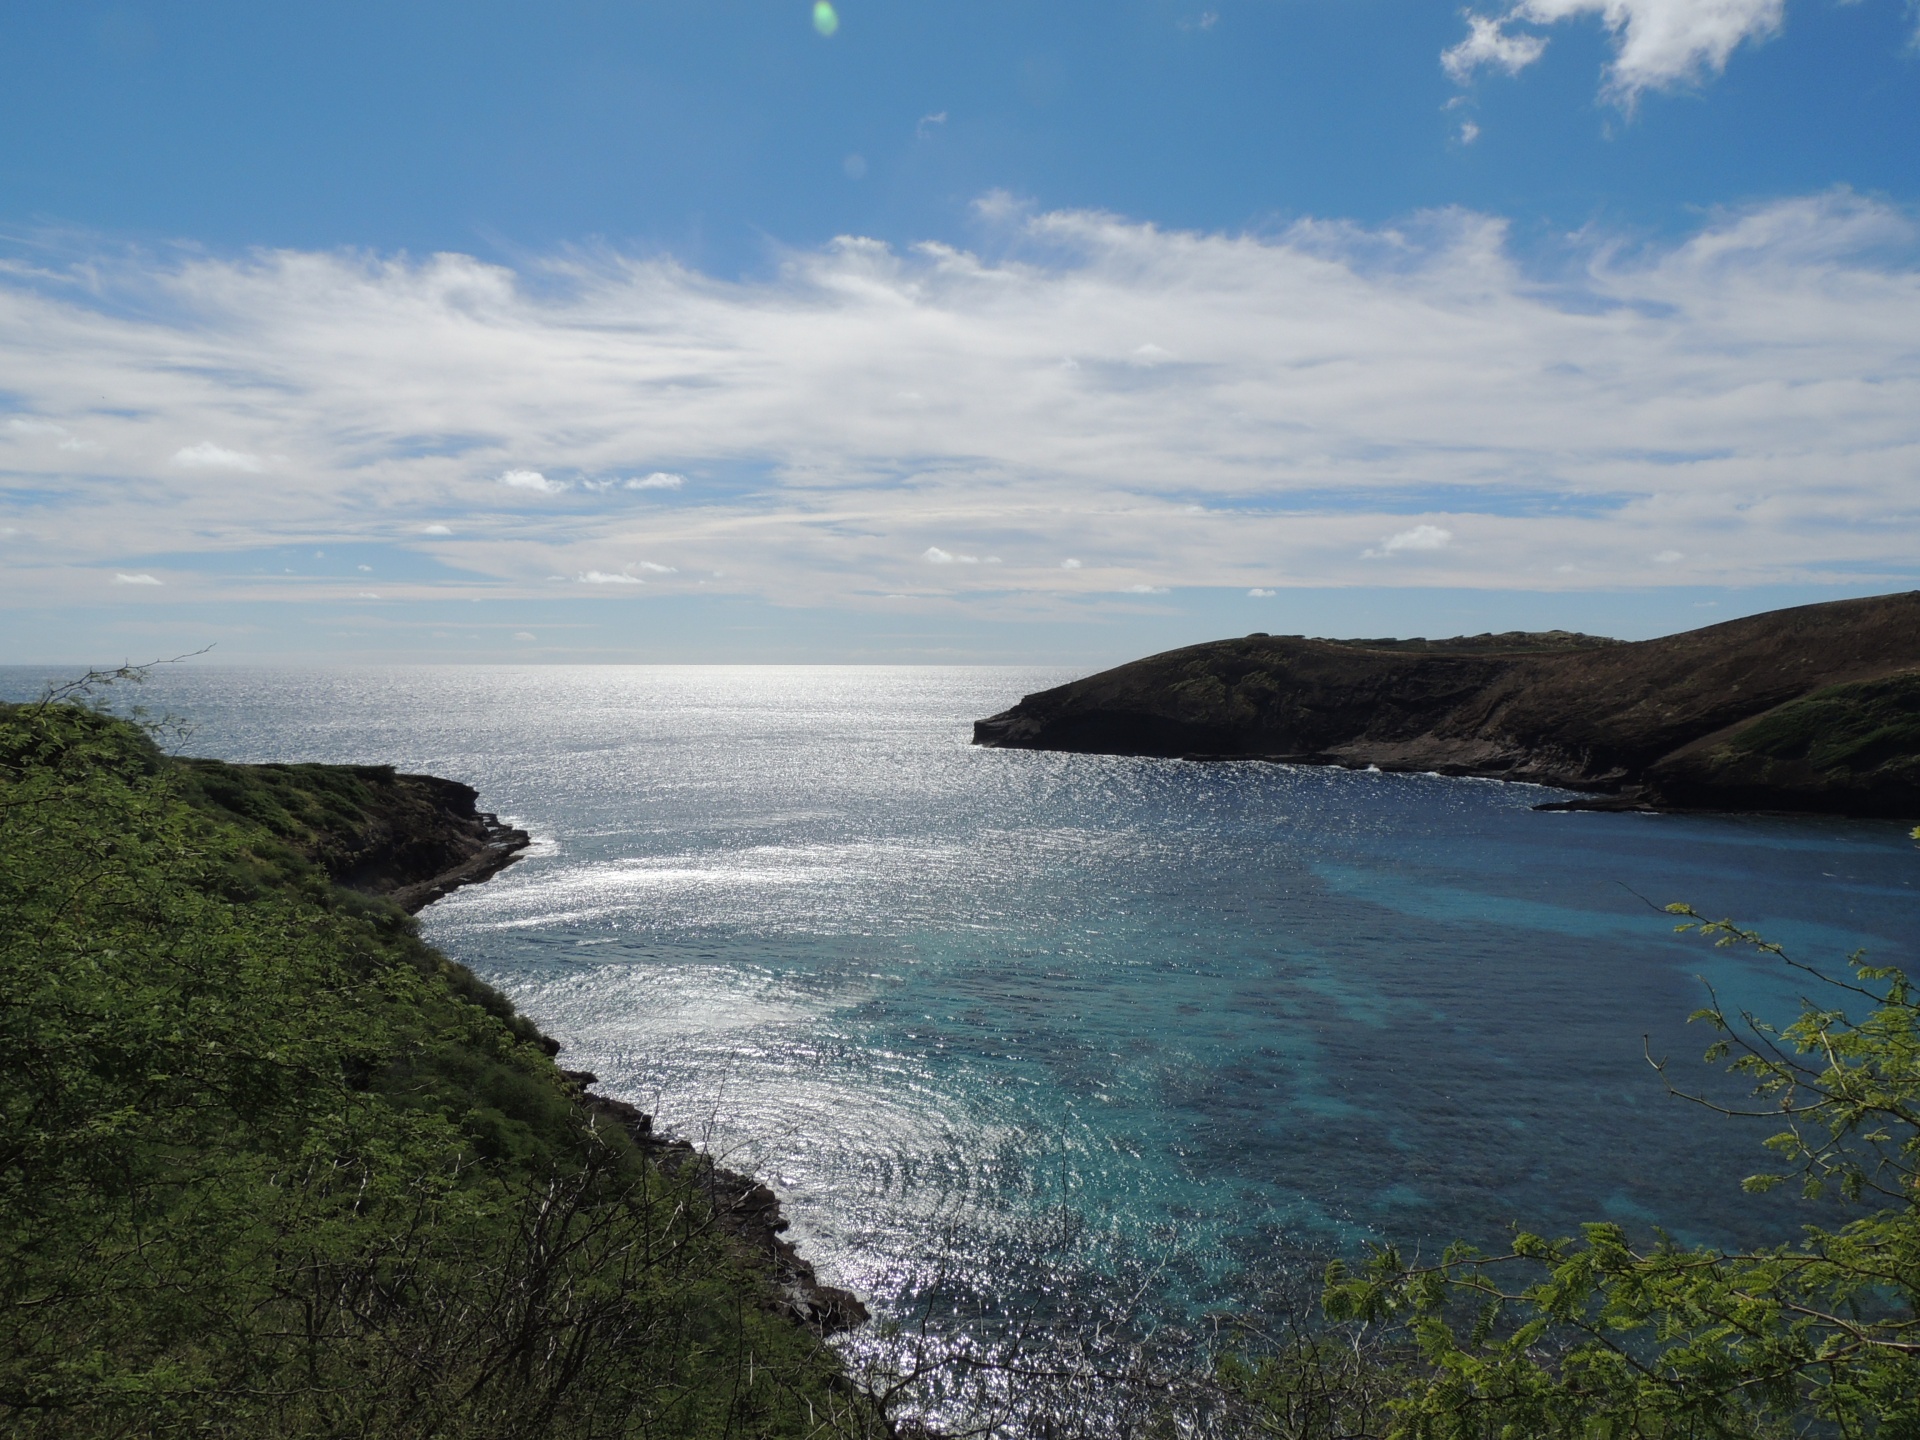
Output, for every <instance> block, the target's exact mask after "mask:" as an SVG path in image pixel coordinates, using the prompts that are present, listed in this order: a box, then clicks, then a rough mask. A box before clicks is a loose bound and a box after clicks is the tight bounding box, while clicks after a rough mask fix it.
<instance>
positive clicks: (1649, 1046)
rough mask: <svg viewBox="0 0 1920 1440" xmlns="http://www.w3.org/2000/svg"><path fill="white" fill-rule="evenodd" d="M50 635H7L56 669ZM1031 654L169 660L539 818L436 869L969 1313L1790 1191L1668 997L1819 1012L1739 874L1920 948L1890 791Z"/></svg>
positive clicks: (457, 933) (176, 680) (1193, 1296)
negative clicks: (713, 660) (1734, 923)
mask: <svg viewBox="0 0 1920 1440" xmlns="http://www.w3.org/2000/svg"><path fill="white" fill-rule="evenodd" d="M43 678H44V672H42V671H39V670H26V669H21V668H18V667H16V668H14V669H11V670H8V671H5V672H0V686H4V688H5V691H6V693H8V694H10V695H13V696H16V697H17V696H22V695H26V694H30V693H32V692H33V691H34V690H35V689H36V688H37V686H38V685H39V683H40V682H41V680H42V679H43ZM1066 678H1069V674H1068V673H1067V672H1064V671H1049V670H1037V669H1031V668H940V667H928V668H914V667H701V666H687V667H673V666H667V667H620V666H598V667H534V666H528V667H451V666H449V667H426V668H414V669H353V670H329V671H311V670H309V671H291V670H289V671H266V670H242V669H220V668H214V667H199V668H189V667H184V666H183V667H177V668H163V669H161V670H158V671H156V672H155V674H154V677H153V678H152V680H151V681H150V682H149V683H148V684H147V685H146V686H145V687H144V689H143V690H141V691H140V692H138V695H137V698H138V699H139V700H141V701H142V702H143V703H144V704H146V705H147V706H148V707H149V708H150V709H152V710H153V711H156V712H163V713H167V714H170V715H173V716H175V717H178V718H180V719H182V720H184V721H186V722H188V723H189V724H190V725H191V726H192V727H193V729H192V734H191V738H190V739H189V740H187V741H186V742H185V743H184V746H183V748H184V749H185V750H186V751H188V752H190V753H202V754H211V755H218V756H221V757H224V758H228V759H234V760H327V761H345V762H354V763H378V764H393V765H395V766H397V767H399V768H401V769H405V770H421V771H428V772H431V773H435V774H440V775H447V776H451V777H454V778H458V779H462V780H465V781H467V782H468V783H470V784H473V785H475V786H476V787H477V788H478V789H479V791H480V793H481V798H482V804H483V806H484V807H485V808H488V809H494V810H498V811H499V812H500V813H501V814H502V815H503V816H505V817H507V818H510V819H511V820H513V821H514V822H515V823H517V824H519V825H522V826H523V827H525V828H527V829H528V830H529V831H531V832H532V833H533V834H534V836H535V837H536V844H535V846H534V847H533V849H532V850H531V851H530V852H529V853H528V855H527V856H526V858H525V859H523V860H522V861H521V862H519V863H518V864H516V865H514V866H513V867H512V868H510V869H509V870H507V871H506V872H505V873H503V874H502V875H500V876H499V877H497V878H496V879H494V880H492V881H491V882H489V883H488V884H486V885H484V886H480V887H475V888H470V889H467V890H463V891H460V892H457V893H456V894H454V895H453V896H451V897H450V898H448V899H446V900H443V901H441V902H440V903H438V904H436V905H435V906H433V907H432V908H431V909H430V910H429V911H427V912H426V914H425V915H424V916H423V917H422V920H423V924H424V928H425V930H426V933H427V934H428V936H429V937H430V938H431V939H433V940H434V941H435V942H436V943H438V944H440V945H441V946H443V947H444V948H445V949H446V950H447V951H448V952H449V953H450V954H452V955H453V956H454V957H456V958H457V959H459V960H461V961H463V962H464V963H466V964H467V965H469V966H471V967H472V968H473V969H474V970H475V971H476V972H478V973H479V974H480V975H481V976H483V977H484V978H486V979H487V980H489V981H490V982H492V983H493V984H495V985H498V986H499V987H500V988H502V989H503V990H505V991H506V992H507V993H508V994H510V995H511V996H512V997H513V998H514V1000H515V1002H516V1003H517V1004H518V1005H520V1006H521V1008H522V1009H524V1010H525V1011H526V1012H527V1013H529V1014H530V1015H531V1016H533V1018H534V1019H535V1020H537V1021H538V1022H539V1023H540V1024H541V1025H542V1027H543V1028H545V1029H546V1030H547V1031H548V1032H549V1033H551V1034H552V1035H554V1036H555V1037H557V1038H558V1039H560V1040H561V1041H562V1042H563V1043H564V1045H565V1047H566V1048H565V1052H564V1054H563V1057H562V1060H563V1063H565V1064H567V1065H569V1066H570V1067H572V1068H578V1069H586V1070H591V1071H593V1072H594V1073H596V1074H597V1075H598V1076H599V1077H600V1078H601V1087H600V1088H602V1089H603V1090H605V1091H607V1092H609V1093H612V1094H616V1095H619V1096H622V1097H624V1098H627V1099H630V1100H633V1101H634V1102H635V1103H637V1104H639V1105H641V1106H642V1108H644V1109H647V1110H649V1111H650V1112H652V1113H654V1114H655V1115H656V1116H657V1117H658V1119H659V1122H660V1123H661V1124H662V1125H663V1126H665V1127H668V1128H671V1129H674V1130H676V1131H678V1132H680V1133H682V1134H685V1135H687V1136H689V1137H691V1138H694V1139H696V1140H699V1141H700V1142H702V1143H704V1144H706V1145H708V1146H709V1147H711V1148H712V1149H714V1150H715V1151H716V1152H717V1153H719V1154H721V1155H722V1156H724V1157H725V1158H726V1159H727V1160H728V1162H729V1163H732V1164H734V1165H736V1166H738V1167H740V1168H747V1169H752V1170H754V1171H755V1172H757V1173H758V1174H759V1175H761V1176H762V1177H763V1178H764V1179H766V1180H767V1181H768V1182H769V1183H771V1184H772V1185H773V1186H774V1187H775V1189H776V1190H777V1191H779V1193H780V1195H781V1198H782V1201H783V1203H784V1205H785V1208H786V1211H787V1213H788V1215H789V1216H790V1217H792V1219H793V1221H794V1230H795V1238H797V1239H798V1240H799V1242H800V1243H801V1245H802V1247H803V1249H804V1250H805V1252H806V1253H807V1254H808V1255H809V1256H810V1257H811V1258H813V1259H814V1260H815V1261H816V1262H817V1263H818V1264H819V1265H820V1267H821V1269H822V1271H823V1272H824V1273H825V1275H826V1276H827V1278H830V1279H833V1280H835V1281H837V1282H838V1283H842V1284H846V1285H849V1286H851V1287H852V1288H854V1289H856V1290H858V1291H860V1292H861V1293H862V1294H864V1295H866V1296H868V1297H869V1298H870V1299H871V1300H872V1302H873V1303H874V1304H875V1305H876V1307H877V1308H878V1309H879V1310H880V1311H881V1312H882V1313H883V1314H891V1315H894V1316H896V1317H898V1316H908V1315H914V1314H925V1315H927V1316H929V1317H931V1318H930V1321H929V1323H930V1324H932V1326H933V1327H934V1328H935V1330H943V1332H944V1333H946V1334H947V1335H949V1336H950V1337H955V1336H960V1335H962V1334H963V1333H964V1332H967V1331H968V1330H969V1328H970V1327H972V1328H975V1329H978V1328H980V1327H991V1326H992V1325H993V1324H995V1323H998V1321H997V1319H996V1317H998V1319H999V1320H1003V1319H1004V1318H1005V1317H1006V1316H1008V1315H1009V1314H1012V1313H1015V1312H1028V1313H1030V1312H1031V1311H1032V1310H1033V1309H1034V1308H1035V1307H1036V1306H1037V1307H1039V1308H1041V1309H1045V1308H1047V1307H1055V1308H1058V1309H1060V1310H1062V1311H1063V1312H1064V1311H1067V1310H1073V1311H1075V1312H1076V1313H1092V1314H1095V1315H1103V1314H1104V1315H1113V1316H1122V1318H1124V1319H1125V1320H1126V1322H1127V1323H1129V1324H1133V1325H1136V1326H1142V1327H1146V1328H1151V1327H1153V1326H1154V1325H1156V1324H1168V1325H1173V1324H1192V1323H1194V1321H1195V1318H1196V1317H1199V1316H1203V1315H1206V1314H1215V1313H1218V1312H1220V1311H1222V1310H1231V1309H1235V1308H1243V1307H1247V1306H1251V1305H1255V1304H1257V1303H1258V1301H1259V1296H1260V1293H1261V1291H1262V1288H1263V1287H1265V1286H1267V1285H1269V1284H1270V1283H1272V1279H1273V1276H1274V1274H1275V1273H1277V1271H1279V1270H1281V1269H1284V1267H1285V1265H1286V1264H1287V1263H1288V1262H1289V1261H1291V1260H1295V1259H1299V1258H1301V1257H1318V1256H1324V1255H1327V1254H1332V1253H1353V1252H1355V1251H1356V1250H1357V1249H1358V1247H1360V1246H1361V1245H1363V1244H1364V1243H1365V1242H1367V1241H1370V1240H1372V1241H1378V1240H1391V1241H1394V1242H1396V1243H1399V1244H1402V1245H1405V1246H1409V1247H1418V1248H1421V1249H1423V1250H1427V1251H1432V1250H1435V1249H1437V1248H1438V1247H1439V1246H1440V1245H1442V1244H1444V1243H1445V1242H1446V1241H1447V1240H1448V1239H1451V1238H1454V1237H1465V1238H1469V1239H1472V1240H1475V1241H1477V1242H1479V1243H1483V1244H1488V1245H1495V1244H1498V1243H1499V1242H1500V1240H1501V1238H1502V1237H1503V1236H1504V1235H1505V1234H1506V1233H1507V1231H1508V1230H1509V1228H1510V1227H1511V1226H1513V1225H1515V1224H1520V1225H1523V1226H1525V1227H1526V1228H1528V1229H1532V1230H1536V1231H1547V1232H1551V1233H1564V1232H1567V1231H1569V1230H1571V1229H1572V1227H1574V1226H1575V1225H1577V1224H1578V1223H1579V1222H1580V1221H1583V1220H1588V1219H1597V1218H1613V1219H1618V1220H1621V1221H1623V1222H1626V1223H1628V1224H1630V1225H1632V1226H1635V1227H1637V1228H1640V1229H1643V1230H1644V1229H1646V1228H1648V1227H1651V1226H1655V1225H1658V1226H1661V1227H1664V1228H1666V1229H1668V1230H1670V1231H1671V1232H1673V1233H1674V1234H1676V1235H1677V1236H1679V1237H1680V1238H1682V1239H1686V1240H1694V1241H1701V1242H1706V1243H1722V1244H1749V1243H1755V1242H1759V1241H1765V1240H1773V1239H1781V1238H1787V1237H1788V1236H1789V1235H1790V1234H1791V1233H1792V1231H1793V1229H1794V1227H1795V1226H1797V1225H1798V1224H1800V1223H1802V1222H1804V1221H1805V1220H1807V1219H1809V1218H1811V1216H1810V1213H1809V1212H1806V1211H1805V1210H1804V1209H1802V1208H1800V1207H1797V1206H1796V1205H1795V1204H1794V1203H1793V1202H1790V1201H1783V1200H1782V1199H1780V1198H1779V1197H1777V1196H1776V1197H1769V1198H1766V1199H1757V1198H1753V1197H1747V1196H1744V1195H1742V1194H1741V1193H1740V1191H1739V1188H1738V1182H1739V1179H1740V1177H1741V1176H1742V1175H1744V1174H1746V1173H1748V1172H1750V1171H1751V1170H1754V1169H1756V1168H1760V1166H1761V1164H1762V1156H1761V1152H1760V1151H1759V1149H1758V1140H1759V1139H1760V1138H1761V1137H1762V1136H1763V1135H1764V1134H1765V1133H1767V1132H1766V1130H1765V1128H1764V1124H1763V1123H1761V1124H1760V1127H1759V1128H1756V1122H1740V1121H1732V1120H1726V1119H1722V1118H1719V1117H1716V1116H1714V1115H1712V1114H1710V1113H1708V1112H1706V1111H1704V1110H1702V1109H1700V1108H1698V1107H1696V1106H1691V1105H1688V1104H1687V1103H1685V1102H1684V1101H1681V1100H1676V1099H1674V1098H1672V1097H1671V1096H1670V1095H1669V1094H1668V1093H1667V1085H1666V1082H1665V1081H1664V1080H1663V1079H1662V1077H1661V1076H1660V1075H1659V1074H1657V1073H1656V1072H1655V1070H1654V1069H1653V1068H1652V1066H1650V1065H1649V1063H1648V1056H1650V1055H1651V1056H1653V1057H1670V1058H1671V1062H1672V1063H1671V1065H1670V1068H1669V1074H1670V1075H1671V1076H1673V1077H1674V1078H1675V1079H1677V1080H1679V1081H1681V1082H1684V1083H1685V1084H1686V1085H1688V1086H1694V1085H1698V1086H1701V1087H1705V1089H1706V1090H1707V1091H1708V1092H1709V1093H1712V1094H1716V1095H1721V1096H1725V1095H1727V1094H1729V1093H1731V1092H1729V1091H1728V1090H1727V1088H1726V1086H1725V1084H1724V1083H1721V1082H1718V1081H1716V1079H1715V1074H1714V1072H1713V1071H1711V1070H1709V1069H1707V1068H1705V1067H1703V1066H1702V1065H1701V1064H1700V1063H1699V1060H1698V1055H1699V1052H1700V1050H1701V1049H1702V1048H1703V1047H1704V1045H1705V1043H1706V1041H1707V1038H1708V1037H1707V1036H1705V1035H1704V1034H1701V1033H1698V1027H1695V1028H1694V1030H1692V1031H1690V1030H1689V1029H1688V1028H1687V1026H1686V1024H1685V1018H1686V1015H1687V1014H1688V1012H1689V1011H1690V1010H1692V1009H1693V1008H1695V1007H1696V1006H1698V1005H1700V1004H1702V1003H1704V1002H1705V999H1706V996H1707V988H1706V987H1708V986H1711V987H1713V989H1714V991H1715V992H1717V993H1718V994H1719V996H1720V998H1721V999H1722V1000H1723V1001H1724V1002H1726V1003H1728V1004H1730V1005H1733V1006H1739V1007H1747V1008H1752V1009H1755V1010H1757V1011H1759V1012H1761V1013H1763V1014H1768V1015H1774V1016H1782V1015H1790V1014H1791V1013H1792V1012H1793V1010H1794V1006H1795V1001H1796V999H1797V997H1798V996H1799V995H1800V994H1801V993H1802V991H1803V990H1804V989H1805V985H1804V980H1803V979H1797V978H1796V977H1795V976H1794V975H1792V974H1791V973H1790V972H1788V971H1786V970H1785V969H1784V968H1783V967H1782V966H1780V964H1779V963H1778V962H1777V961H1773V960H1770V959H1768V958H1767V957H1764V956H1760V955H1756V954H1753V953H1751V952H1744V951H1740V950H1726V949H1715V948H1713V947H1711V946H1708V945H1705V944H1703V943H1702V942H1700V941H1699V940H1697V939H1694V938H1689V937H1678V936H1675V935H1674V934H1673V933H1672V922H1671V920H1670V919H1669V918H1668V917H1665V916H1662V915H1660V914H1658V913H1657V912H1656V911H1655V909H1654V908H1653V906H1655V905H1657V904H1661V903H1665V902H1667V901H1671V900H1685V901H1689V902H1691V903H1692V904H1694V905H1695V906H1697V907H1698V908H1699V909H1700V910H1702V911H1703V912H1706V913H1708V914H1711V915H1715V916H1719V915H1730V916H1733V917H1735V918H1737V919H1739V920H1740V921H1741V922H1742V923H1745V924H1748V925H1751V926H1753V927H1755V928H1758V929H1760V930H1762V931H1763V932H1765V933H1766V934H1767V935H1768V936H1769V937H1770V938H1772V939H1775V940H1778V941H1781V942H1783V943H1785V944H1786V945H1787V946H1789V948H1790V949H1791V950H1792V952H1793V953H1794V954H1795V955H1796V956H1798V957H1800V958H1804V959H1807V960H1811V961H1817V962H1821V963H1824V964H1826V965H1827V966H1829V967H1830V968H1835V969H1839V968H1843V966H1844V957H1845V955H1846V954H1847V953H1848V952H1850V951H1852V950H1854V949H1858V948H1865V949H1867V950H1868V951H1869V952H1870V953H1871V955H1872V956H1873V957H1874V958H1875V959H1876V960H1878V961H1880V962H1883V963H1893V964H1902V965H1908V966H1911V965H1912V964H1913V963H1914V961H1915V959H1916V955H1915V948H1916V947H1915V935H1916V927H1915V924H1914V921H1915V918H1916V916H1917V915H1920V895H1917V894H1916V888H1915V881H1916V879H1920V852H1916V849H1915V847H1914V846H1913V844H1912V843H1911V842H1909V841H1908V840H1907V839H1906V838H1905V836H1904V831H1903V829H1902V827H1900V826H1897V825H1893V824H1882V823H1873V822H1849V821H1837V820H1821V819H1782V818H1777V817H1704V816H1702V817H1677V816H1640V815H1591V814H1564V813H1544V812H1539V811H1536V810H1534V809H1532V808H1531V807H1532V806H1534V805H1536V804H1538V803H1540V802H1541V801H1543V800H1546V799H1551V798H1555V792H1551V791H1544V790H1540V789H1537V788H1533V787H1522V786H1506V785H1501V784H1497V783H1489V782H1480V781H1463V780H1450V779H1443V778H1440V777H1435V776H1421V775H1384V774H1376V773H1366V772H1357V773H1356V772H1345V771H1334V770H1317V769H1309V768H1293V767H1284V766H1273V765H1265V764H1253V763H1248V764H1214V765H1195V764H1186V763H1182V762H1177V761H1162V760H1141V759H1128V758H1116V757H1097V756H1070V755H1050V754H1033V753H1023V752H1011V751H989V750H980V749H977V748H974V747H973V746H971V745H970V744H969V743H968V742H969V735H970V727H971V722H972V721H973V720H974V719H976V718H978V717H980V716H983V715H986V714H990V713H992V712H994V711H997V710H1000V709H1003V708H1005V707H1006V706H1007V705H1009V704H1011V703H1012V702H1013V701H1014V700H1016V699H1018V698H1019V697H1020V696H1021V695H1022V694H1024V693H1027V692H1029V691H1032V690H1036V689H1041V688H1045V687H1046V686H1048V685H1051V684H1055V683H1058V682H1059V681H1061V680H1064V679H1066Z"/></svg>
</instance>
